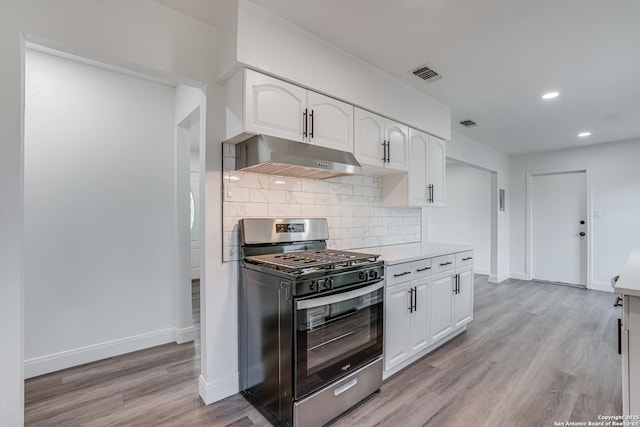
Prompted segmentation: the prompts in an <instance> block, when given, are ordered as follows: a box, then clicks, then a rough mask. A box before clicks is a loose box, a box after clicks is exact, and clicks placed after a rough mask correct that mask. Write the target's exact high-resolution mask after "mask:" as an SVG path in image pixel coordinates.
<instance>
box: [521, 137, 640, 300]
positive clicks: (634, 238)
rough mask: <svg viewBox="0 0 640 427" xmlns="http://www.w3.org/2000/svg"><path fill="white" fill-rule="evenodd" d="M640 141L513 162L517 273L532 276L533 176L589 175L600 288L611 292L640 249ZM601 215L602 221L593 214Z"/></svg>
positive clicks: (594, 262) (594, 267) (595, 274)
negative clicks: (529, 191)
mask: <svg viewBox="0 0 640 427" xmlns="http://www.w3.org/2000/svg"><path fill="white" fill-rule="evenodd" d="M639 159H640V141H638V140H634V141H625V142H614V143H609V144H600V145H593V146H588V147H584V148H576V149H569V150H559V151H548V152H542V153H534V154H523V155H516V156H512V158H511V190H512V197H511V212H512V219H511V254H512V257H511V271H512V275H513V276H514V277H522V278H524V277H528V276H529V273H530V272H528V271H526V257H527V256H528V255H527V252H526V205H527V195H526V174H527V172H540V171H561V170H585V169H586V170H587V173H588V175H589V179H590V182H591V185H590V188H591V194H590V196H591V212H589V218H588V224H590V225H591V243H592V248H593V253H592V256H591V259H592V266H591V267H592V272H593V275H592V280H593V282H592V283H591V286H592V287H593V288H594V289H601V290H606V291H610V290H611V288H610V285H609V282H610V280H611V277H613V276H614V275H617V274H620V272H621V271H622V267H623V265H624V264H625V262H626V260H627V257H628V256H629V253H630V252H631V250H632V249H633V248H637V247H639V246H640V222H639V221H638V212H640V168H639V167H638V160H639ZM594 210H601V211H602V218H594V216H593V211H594Z"/></svg>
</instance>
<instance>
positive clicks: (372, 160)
mask: <svg viewBox="0 0 640 427" xmlns="http://www.w3.org/2000/svg"><path fill="white" fill-rule="evenodd" d="M354 116H355V125H354V126H355V129H354V141H353V144H354V155H355V156H356V159H357V160H358V161H359V162H360V163H362V164H363V165H369V166H378V167H383V166H384V163H383V161H382V158H383V156H384V149H383V146H382V143H383V142H384V141H385V130H384V117H381V116H378V115H377V114H373V113H370V112H369V111H365V110H361V109H360V108H355V111H354Z"/></svg>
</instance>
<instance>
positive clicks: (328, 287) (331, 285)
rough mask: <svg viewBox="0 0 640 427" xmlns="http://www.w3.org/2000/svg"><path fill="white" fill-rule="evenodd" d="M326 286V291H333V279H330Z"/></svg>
mask: <svg viewBox="0 0 640 427" xmlns="http://www.w3.org/2000/svg"><path fill="white" fill-rule="evenodd" d="M324 286H325V288H326V289H333V279H332V278H331V277H329V278H328V279H327V282H326V283H325V285H324Z"/></svg>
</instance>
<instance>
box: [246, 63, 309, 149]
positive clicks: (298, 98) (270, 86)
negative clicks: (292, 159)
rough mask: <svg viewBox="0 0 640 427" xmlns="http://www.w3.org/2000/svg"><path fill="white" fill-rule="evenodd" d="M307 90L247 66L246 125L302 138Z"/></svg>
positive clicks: (258, 131) (261, 131) (257, 130)
mask: <svg viewBox="0 0 640 427" xmlns="http://www.w3.org/2000/svg"><path fill="white" fill-rule="evenodd" d="M306 105H307V91H306V89H303V88H301V87H298V86H295V85H292V84H290V83H287V82H283V81H281V80H278V79H274V78H273V77H269V76H265V75H264V74H260V73H256V72H255V71H251V70H246V73H245V92H244V106H245V114H244V129H245V131H246V132H249V133H253V134H267V135H271V136H277V137H280V138H288V139H293V140H296V141H303V140H304V137H303V130H304V126H305V125H306V124H304V123H303V115H302V113H303V111H304V109H305V108H306Z"/></svg>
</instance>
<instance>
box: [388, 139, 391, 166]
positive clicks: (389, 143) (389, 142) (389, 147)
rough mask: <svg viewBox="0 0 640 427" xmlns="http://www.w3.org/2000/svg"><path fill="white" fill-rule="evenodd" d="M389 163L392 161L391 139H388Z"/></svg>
mask: <svg viewBox="0 0 640 427" xmlns="http://www.w3.org/2000/svg"><path fill="white" fill-rule="evenodd" d="M387 163H391V141H387Z"/></svg>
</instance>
